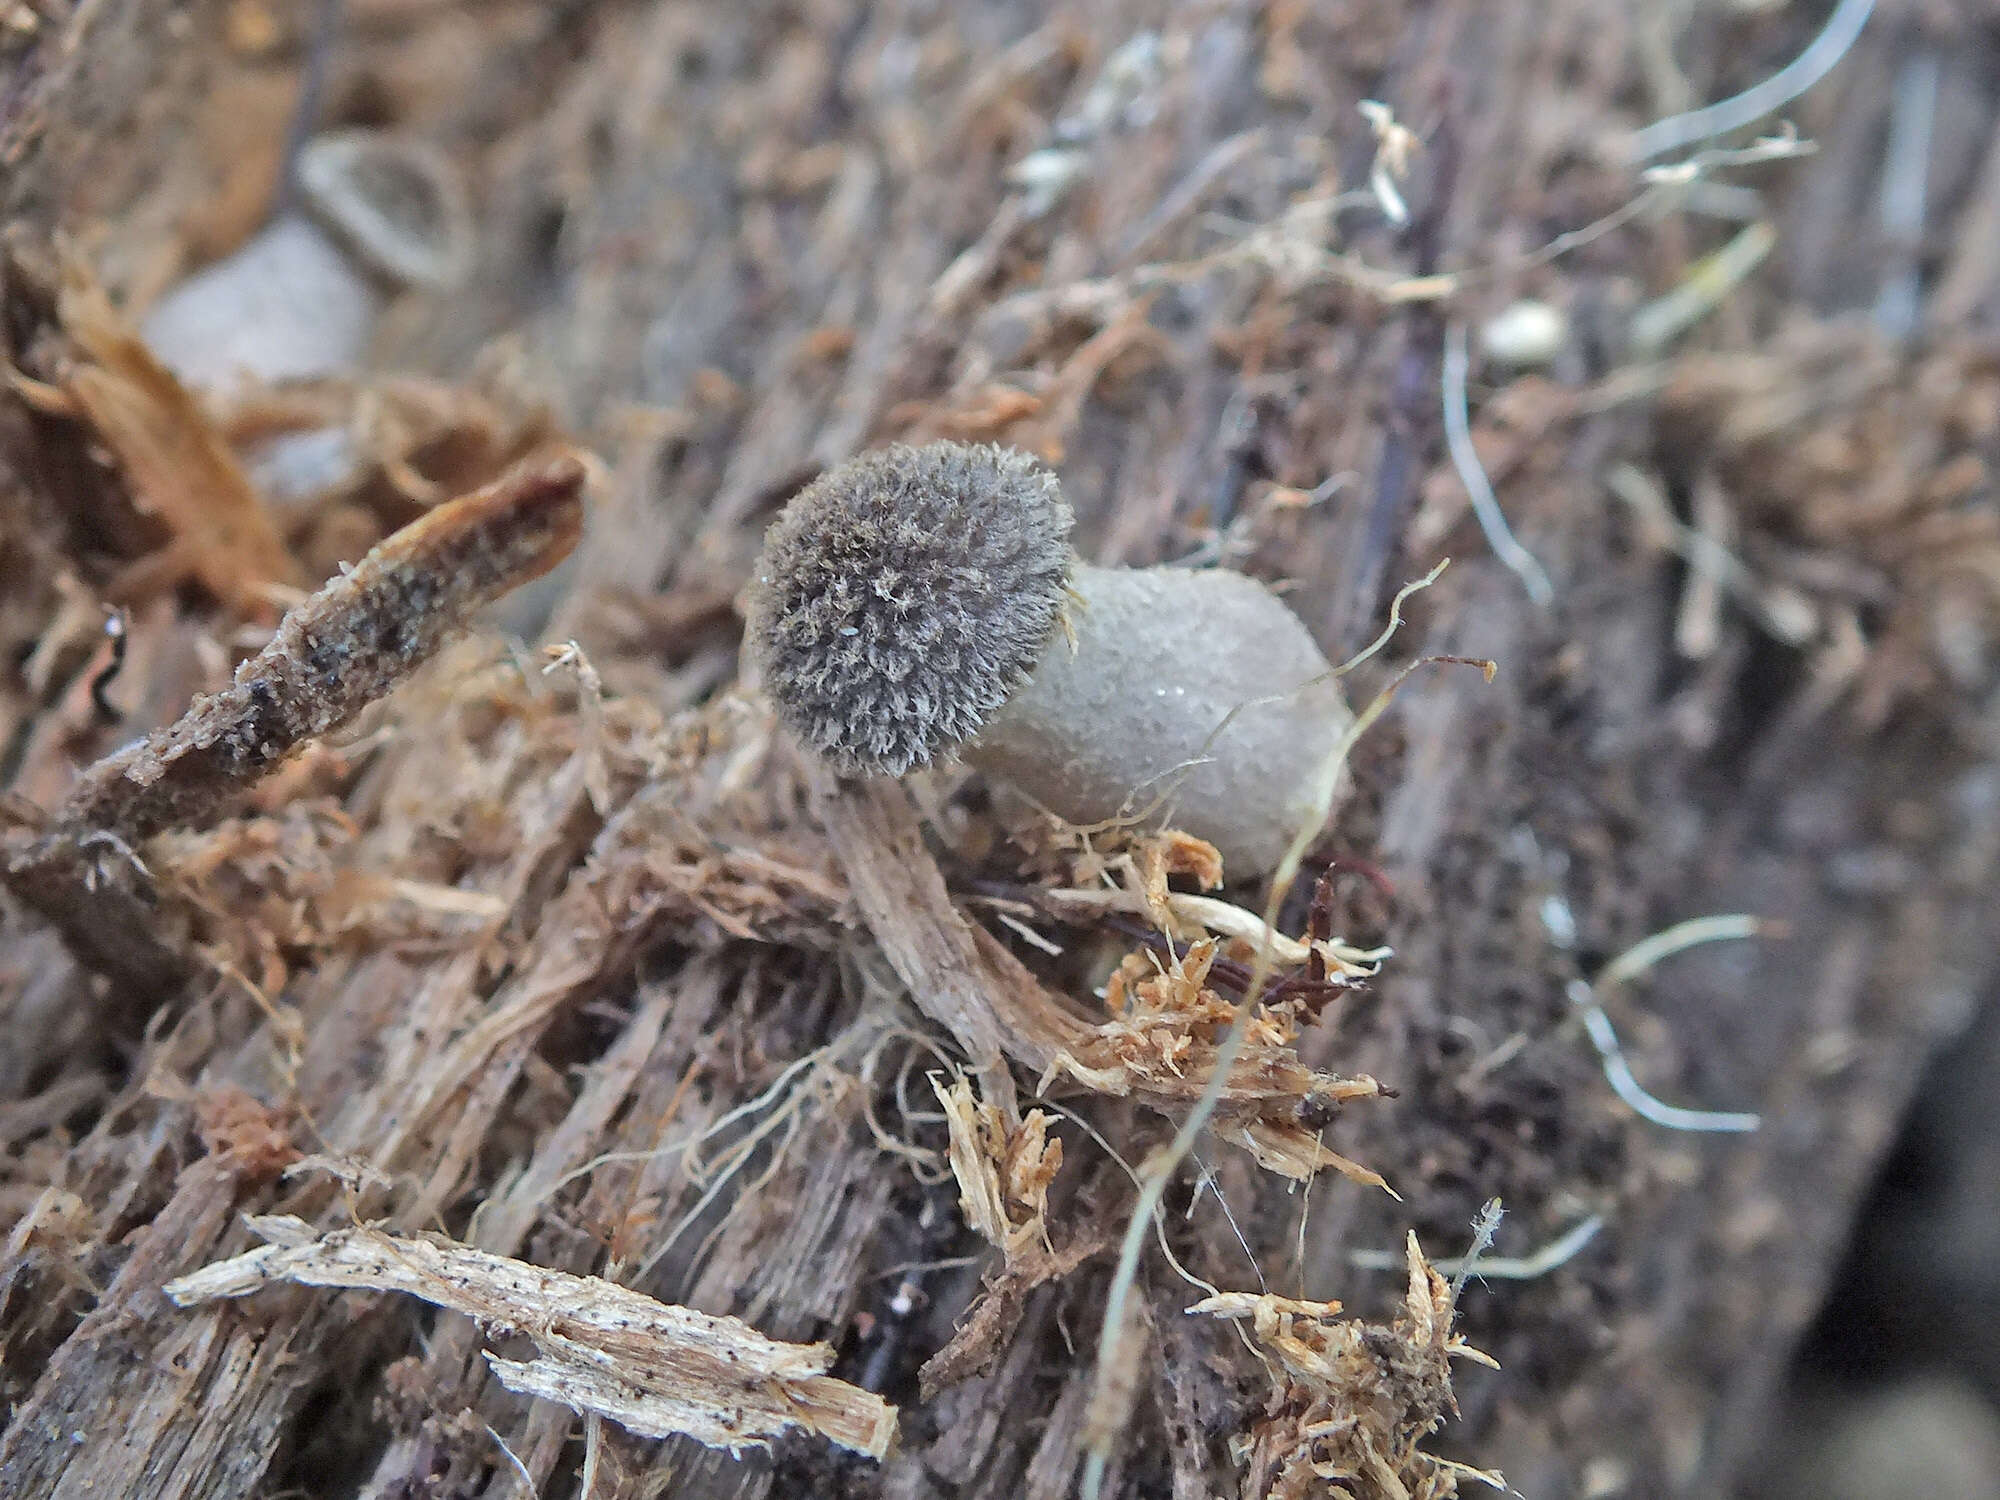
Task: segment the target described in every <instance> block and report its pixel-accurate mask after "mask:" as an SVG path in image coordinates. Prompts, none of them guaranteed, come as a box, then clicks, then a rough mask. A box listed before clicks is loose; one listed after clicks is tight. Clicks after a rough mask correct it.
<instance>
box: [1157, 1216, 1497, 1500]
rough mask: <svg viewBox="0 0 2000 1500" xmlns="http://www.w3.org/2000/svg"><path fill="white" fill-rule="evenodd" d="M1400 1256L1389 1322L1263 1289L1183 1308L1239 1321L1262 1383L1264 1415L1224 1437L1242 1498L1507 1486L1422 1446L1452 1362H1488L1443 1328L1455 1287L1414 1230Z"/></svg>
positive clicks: (1377, 1495) (1429, 1497)
mask: <svg viewBox="0 0 2000 1500" xmlns="http://www.w3.org/2000/svg"><path fill="white" fill-rule="evenodd" d="M1408 1256H1409V1271H1410V1286H1409V1292H1408V1295H1407V1296H1406V1297H1405V1298H1404V1302H1403V1312H1402V1314H1401V1316H1399V1317H1397V1318H1396V1319H1395V1320H1394V1321H1393V1322H1391V1323H1388V1324H1370V1323H1363V1322H1361V1321H1359V1320H1358V1319H1352V1318H1342V1317H1340V1316H1339V1313H1340V1304H1339V1303H1338V1302H1308V1301H1301V1300H1299V1299H1297V1298H1293V1297H1278V1296H1273V1295H1271V1294H1270V1293H1253V1292H1223V1293H1221V1294H1220V1295H1218V1296H1213V1297H1205V1298H1203V1299H1202V1300H1201V1301H1200V1302H1197V1303H1196V1304H1195V1305H1194V1306H1193V1307H1190V1308H1189V1309H1188V1311H1189V1312H1190V1313H1200V1314H1203V1315H1205V1316H1208V1317H1213V1318H1229V1319H1234V1320H1237V1321H1240V1322H1244V1323H1247V1324H1248V1325H1249V1330H1250V1334H1251V1337H1252V1339H1253V1340H1254V1342H1255V1344H1256V1347H1257V1350H1258V1353H1259V1355H1260V1357H1261V1358H1262V1359H1263V1361H1264V1368H1265V1371H1266V1373H1267V1374H1268V1375H1269V1376H1270V1379H1271V1394H1270V1397H1269V1399H1268V1400H1267V1401H1266V1402H1265V1404H1264V1415H1263V1416H1262V1418H1260V1419H1259V1420H1258V1421H1256V1422H1255V1423H1253V1424H1252V1425H1251V1427H1250V1428H1249V1430H1248V1431H1246V1432H1244V1433H1242V1434H1241V1435H1239V1436H1237V1437H1236V1438H1233V1439H1232V1440H1231V1443H1230V1447H1231V1450H1232V1453H1233V1456H1234V1457H1235V1459H1236V1461H1237V1463H1238V1464H1239V1465H1241V1467H1242V1469H1243V1494H1244V1496H1245V1497H1246V1500H1308V1497H1310V1496H1313V1495H1318V1494H1322V1493H1326V1491H1325V1490H1324V1489H1323V1488H1322V1486H1332V1487H1333V1488H1334V1492H1335V1493H1339V1494H1347V1495H1353V1496H1355V1497H1356V1500H1445V1497H1447V1496H1451V1495H1456V1494H1457V1493H1458V1482H1459V1480H1460V1479H1464V1478H1472V1479H1477V1480H1479V1481H1480V1482H1482V1483H1485V1484H1489V1485H1492V1486H1493V1487H1494V1488H1495V1489H1500V1490H1504V1489H1505V1488H1506V1484H1505V1482H1504V1481H1503V1480H1501V1479H1500V1477H1499V1476H1498V1475H1495V1474H1489V1473H1486V1472H1484V1471H1482V1470H1478V1469H1471V1468H1468V1467H1466V1466H1465V1465H1463V1464H1458V1463H1454V1462H1452V1461H1451V1460H1449V1459H1443V1458H1439V1457H1438V1456H1437V1455H1435V1454H1433V1453H1431V1452H1429V1451H1428V1450H1426V1449H1425V1448H1424V1447H1423V1446H1422V1445H1423V1441H1424V1439H1425V1438H1427V1437H1429V1436H1430V1435H1431V1434H1432V1433H1434V1432H1436V1431H1437V1430H1438V1428H1439V1427H1440V1426H1442V1425H1443V1423H1444V1420H1445V1418H1446V1417H1447V1416H1454V1415H1456V1414H1457V1412H1458V1403H1457V1400H1456V1399H1455V1398H1454V1397H1453V1395H1452V1389H1451V1362H1452V1361H1453V1360H1455V1359H1469V1360H1472V1361H1474V1362H1475V1363H1478V1364H1483V1365H1489V1366H1491V1365H1493V1360H1492V1359H1490V1358H1489V1357H1488V1356H1486V1355H1484V1354H1482V1353H1480V1352H1479V1351H1478V1350H1477V1349H1474V1348H1473V1347H1472V1346H1471V1345H1469V1344H1467V1343H1466V1342H1465V1340H1464V1339H1463V1338H1461V1337H1459V1335H1457V1334H1455V1333H1453V1332H1452V1328H1451V1325H1452V1318H1453V1315H1454V1313H1455V1311H1456V1303H1457V1296H1456V1293H1455V1291H1454V1289H1453V1287H1452V1284H1451V1283H1450V1282H1448V1281H1446V1280H1445V1279H1444V1277H1442V1276H1440V1275H1439V1274H1438V1273H1437V1271H1436V1270H1434V1269H1433V1268H1432V1266H1431V1264H1430V1262H1429V1261H1427V1260H1425V1259H1424V1253H1423V1251H1422V1250H1421V1249H1419V1248H1418V1246H1417V1236H1416V1232H1415V1231H1414V1230H1413V1231H1411V1233H1410V1236H1409V1240H1408ZM1496 1368H1497V1366H1496Z"/></svg>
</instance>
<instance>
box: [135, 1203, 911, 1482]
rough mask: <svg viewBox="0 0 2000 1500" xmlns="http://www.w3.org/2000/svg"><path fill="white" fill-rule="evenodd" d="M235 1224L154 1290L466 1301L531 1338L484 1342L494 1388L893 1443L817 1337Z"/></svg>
mask: <svg viewBox="0 0 2000 1500" xmlns="http://www.w3.org/2000/svg"><path fill="white" fill-rule="evenodd" d="M248 1222H249V1225H250V1227H251V1228H252V1229H253V1230H255V1231H256V1232H257V1233H258V1234H259V1235H261V1236H263V1237H264V1238H265V1239H266V1240H268V1241H270V1243H269V1244H267V1245H266V1246H265V1247H264V1248H263V1249H261V1250H251V1251H249V1252H247V1253H246V1254H243V1255H238V1256H235V1257H234V1258H232V1259H230V1260H225V1261H218V1262H217V1263H215V1264H214V1265H210V1266H204V1267H203V1268H202V1269H201V1270H199V1271H195V1272H193V1273H191V1274H189V1275H186V1276H182V1277H179V1278H177V1279H175V1280H173V1281H170V1282H168V1283H167V1285H166V1288H165V1291H166V1294H167V1296H169V1297H171V1298H172V1299H173V1300H174V1301H175V1302H176V1303H178V1304H179V1305H180V1306H182V1307H192V1306H195V1305H197V1304H199V1303H202V1302H209V1301H213V1300H215V1299H216V1298H219V1297H247V1296H249V1295H250V1294H251V1293H252V1292H255V1291H258V1290H259V1289H261V1288H263V1287H266V1286H269V1285H271V1284H273V1283H274V1282H283V1281H291V1282H297V1283H298V1284H300V1285H301V1286H323V1287H345V1288H350V1289H353V1290H357V1291H376V1292H406V1293H408V1294H409V1295H411V1296H413V1297H421V1298H422V1299H423V1300H424V1301H426V1302H429V1303H431V1304H433V1305H434V1306H437V1307H444V1308H450V1309H451V1310H452V1311H454V1312H461V1313H464V1314H465V1315H466V1316H467V1317H469V1318H472V1319H473V1320H474V1321H475V1322H477V1323H478V1324H479V1325H480V1326H481V1327H483V1328H485V1329H486V1330H487V1331H488V1332H489V1333H490V1334H493V1335H495V1336H504V1335H507V1334H520V1335H524V1336H525V1337H526V1338H528V1339H529V1340H530V1341H532V1342H533V1344H534V1345H535V1350H536V1357H535V1358H534V1359H531V1360H512V1359H503V1358H502V1357H500V1356H499V1355H497V1354H494V1353H492V1352H491V1351H488V1352H487V1354H486V1362H487V1363H488V1364H489V1365H490V1366H491V1367H492V1369H493V1373H494V1374H495V1375H496V1376H498V1377H499V1379H500V1383H501V1384H502V1385H504V1386H506V1387H507V1389H509V1390H511V1391H519V1392H520V1393H522V1394H523V1395H528V1396H540V1397H542V1398H543V1399H545V1400H549V1401H560V1402H561V1403H562V1404H563V1405H565V1406H567V1407H569V1408H570V1409H571V1410H573V1411H576V1412H578V1413H582V1414H590V1413H595V1414H596V1415H599V1416H605V1417H609V1418H611V1419H612V1420H613V1421H615V1422H617V1423H618V1424H619V1425H620V1426H622V1427H625V1428H626V1429H628V1430H629V1431H632V1432H636V1433H640V1434H642V1435H644V1436H647V1437H667V1436H669V1435H671V1434H673V1433H685V1434H687V1435H688V1436H689V1437H692V1438H694V1439H696V1440H697V1441H699V1442H702V1443H705V1444H707V1445H708V1446H709V1447H711V1448H726V1449H727V1450H729V1451H730V1452H731V1453H741V1452H742V1451H743V1450H744V1449H745V1448H752V1447H759V1446H768V1445H769V1443H770V1442H771V1440H772V1439H773V1438H775V1437H777V1436H778V1435H779V1434H780V1433H782V1432H785V1431H787V1430H788V1429H791V1428H794V1427H798V1428H803V1429H804V1430H805V1431H807V1432H810V1433H813V1434H815V1435H816V1436H819V1437H823V1438H825V1439H826V1440H827V1441H828V1442H831V1443H835V1444H837V1445H839V1446H840V1447H842V1448H847V1449H850V1450H852V1451H853V1452H855V1453H863V1454H866V1455H867V1456H868V1457H870V1458H876V1459H879V1458H881V1457H883V1456H884V1455H886V1454H887V1453H888V1452H889V1449H890V1447H891V1445H892V1444H893V1443H894V1442H895V1438H896V1409H895V1408H894V1407H893V1406H891V1405H889V1403H888V1402H886V1401H884V1400H883V1399H882V1398H881V1397H880V1396H876V1395H873V1394H872V1393H870V1392H868V1391H864V1390H861V1389H860V1388H858V1387H856V1386H852V1385H849V1384H848V1383H847V1382H846V1381H844V1380H835V1379H834V1378H833V1377H832V1376H830V1375H828V1374H827V1373H826V1372H827V1371H828V1370H830V1369H831V1368H833V1358H834V1351H833V1349H832V1348H831V1347H830V1346H829V1345H826V1344H786V1343H781V1342H779V1341H778V1340H776V1339H770V1338H766V1337H765V1336H764V1335H763V1334H761V1333H759V1332H757V1330H756V1329H754V1328H752V1327H750V1326H749V1324H747V1323H745V1322H743V1321H742V1320H741V1319H738V1318H726V1317H716V1316H715V1315H713V1314H711V1313H702V1312H696V1311H695V1310H694V1309H693V1308H690V1307H671V1306H668V1305H666V1304H664V1303H661V1302H656V1301H655V1300H654V1299H653V1298H651V1297H647V1296H645V1295H643V1294H641V1293H639V1292H635V1291H633V1290H631V1289H630V1288H629V1287H622V1286H619V1285H618V1284H616V1283H615V1282H610V1281H605V1280H603V1279H602V1278H600V1277H596V1276H572V1275H569V1274H567V1273H566V1272H562V1271H551V1270H547V1269H545V1268H543V1267H541V1266H533V1265H529V1264H528V1263H527V1262H525V1261H519V1260H513V1259H510V1258H508V1257H506V1256H501V1255H489V1254H487V1253H485V1252H484V1251H480V1250H474V1249H472V1248H471V1247H470V1246H467V1245H460V1244H454V1243H452V1242H450V1241H448V1240H440V1239H427V1238H418V1237H413V1236H409V1235H390V1234H384V1233H382V1232H381V1231H379V1230H374V1229H336V1230H333V1231H331V1232H329V1233H326V1234H320V1233H319V1232H317V1231H316V1230H314V1229H313V1227H312V1226H311V1225H310V1224H308V1223H306V1222H305V1221H304V1220H303V1219H298V1218H293V1217H290V1216H288V1215H278V1214H265V1215H257V1216H253V1217H251V1218H250V1219H249V1220H248Z"/></svg>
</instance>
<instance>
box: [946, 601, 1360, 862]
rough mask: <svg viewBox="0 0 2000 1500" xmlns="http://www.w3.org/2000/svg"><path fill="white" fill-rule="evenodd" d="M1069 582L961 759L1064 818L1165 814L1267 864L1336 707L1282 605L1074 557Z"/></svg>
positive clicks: (1321, 661) (1304, 792) (1227, 851)
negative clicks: (1048, 624) (1016, 683)
mask: <svg viewBox="0 0 2000 1500" xmlns="http://www.w3.org/2000/svg"><path fill="white" fill-rule="evenodd" d="M1070 587H1071V590H1072V592H1073V593H1074V594H1075V595H1076V596H1077V599H1078V602H1077V603H1076V604H1075V605H1074V606H1073V607H1072V608H1071V610H1070V612H1069V617H1068V618H1069V624H1070V630H1069V631H1068V632H1063V631H1058V632H1057V633H1056V634H1055V635H1054V637H1052V639H1051V640H1050V642H1049V645H1048V647H1047V649H1046V650H1045V651H1044V652H1043V654H1042V658H1041V661H1040V663H1039V664H1038V665H1037V666H1036V668H1035V669H1034V672H1033V673H1032V675H1030V677H1029V678H1028V680H1027V681H1026V682H1025V683H1023V684H1022V685H1021V686H1020V687H1019V688H1017V689H1015V691H1014V693H1013V695H1012V696H1011V697H1010V698H1008V700H1007V702H1006V703H1005V705H1004V706H1002V707H1001V708H1000V710H999V711H998V712H997V713H996V714H995V715H994V716H993V718H992V719H991V720H990V721H989V722H988V723H987V725H986V727H985V728H984V729H982V730H981V732H980V734H979V736H978V738H977V739H975V740H974V741H972V742H971V743H970V744H968V745H966V746H965V748H964V750H963V752H962V753H963V755H964V757H965V759H966V760H968V761H969V762H971V763H972V764H974V765H976V766H978V767H979V768H980V769H981V770H984V771H986V772H988V773H989V774H992V775H994V776H997V777H999V778H1001V779H1002V780H1005V781H1007V782H1009V783H1011V784H1012V785H1013V786H1014V787H1016V788H1017V789H1019V790H1020V791H1021V792H1023V793H1025V794H1026V795H1027V796H1028V797H1030V798H1032V799H1033V800H1034V801H1035V802H1037V803H1039V804H1040V805H1041V806H1043V807H1045V808H1047V809H1048V810H1049V811H1050V812H1053V813H1055V814H1056V815H1057V816H1059V817H1062V818H1065V819H1067V820H1069V821H1070V822H1072V823H1079V824H1090V823H1095V822H1101V821H1104V820H1106V819H1109V818H1113V817H1130V818H1132V819H1133V820H1134V821H1135V823H1136V824H1137V825H1139V826H1144V827H1159V826H1161V825H1163V824H1171V825H1172V826H1174V827H1176V828H1180V829H1183V830H1185V831H1186V832H1188V833H1191V834H1194V835H1195V836H1196V837H1197V838H1202V839H1206V840H1207V841H1208V842H1209V843H1211V844H1213V845H1215V847H1216V848H1217V849H1218V850H1219V851H1220V852H1221V854H1222V857H1223V861H1224V865H1225V867H1226V868H1227V869H1228V871H1229V872H1230V873H1231V874H1233V875H1259V874H1262V873H1264V872H1265V871H1268V870H1269V869H1271V868H1272V867H1273V866H1274V865H1276V864H1277V862H1278V860H1279V858H1280V857H1281V856H1282V855H1283V853H1284V851H1285V847H1286V845H1287V844H1289V843H1290V842H1291V840H1292V838H1293V836H1294V835H1295V834H1296V833H1297V832H1298V829H1299V826H1300V824H1301V823H1303V822H1304V821H1305V820H1306V819H1307V818H1309V817H1310V816H1312V813H1313V811H1314V807H1313V803H1314V798H1313V790H1314V783H1315V781H1316V780H1317V778H1318V776H1319V774H1320V771H1321V768H1322V767H1323V766H1324V764H1325V761H1326V757H1327V753H1328V751H1329V750H1330V749H1331V748H1332V746H1333V744H1334V742H1335V741H1336V740H1337V739H1338V738H1339V737H1340V735H1341V734H1342V732H1343V731H1344V730H1345V729H1346V728H1347V726H1348V724H1349V723H1350V722H1351V718H1352V716H1351V715H1350V714H1349V712H1348V709H1347V704H1346V702H1345V700H1344V699H1343V697H1342V695H1341V691H1340V687H1339V685H1338V683H1337V682H1336V681H1335V680H1334V678H1333V676H1332V672H1331V669H1330V668H1329V666H1328V664H1327V661H1326V658H1325V656H1323V655H1322V654H1321V652H1320V649H1319V647H1318V646H1317V645H1316V644H1315V643H1314V641H1313V639H1312V636H1311V635H1310V634H1309V633H1308V632H1307V630H1306V628H1305V626H1304V625H1303V624H1302V623H1300V621H1299V618H1298V616H1296V615H1294V614H1293V613H1292V612H1291V611H1290V610H1289V609H1287V608H1286V607H1285V605H1284V604H1283V603H1282V602H1281V601H1280V600H1279V599H1278V597H1277V596H1276V595H1275V594H1273V593H1271V591H1270V590H1269V589H1267V588H1265V587H1264V586H1263V585H1262V584H1260V583H1258V582H1257V581H1256V580H1255V579H1252V578H1246V577H1245V576H1243V575H1242V574H1240V573H1230V572H1225V571H1219V570H1217V571H1200V572H1197V571H1193V570H1190V569H1186V568H1167V567H1160V568H1100V567H1094V566H1091V565H1090V564H1087V563H1079V564H1078V565H1077V566H1076V568H1075V570H1074V572H1073V573H1072V575H1071V584H1070Z"/></svg>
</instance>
